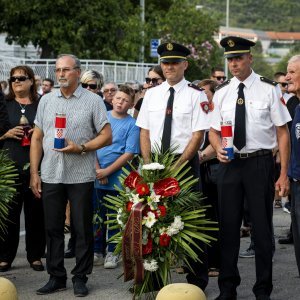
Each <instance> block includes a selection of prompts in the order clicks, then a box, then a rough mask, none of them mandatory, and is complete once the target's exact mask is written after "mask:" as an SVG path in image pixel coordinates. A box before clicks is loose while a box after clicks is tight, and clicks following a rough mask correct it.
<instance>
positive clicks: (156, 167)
mask: <svg viewBox="0 0 300 300" xmlns="http://www.w3.org/2000/svg"><path fill="white" fill-rule="evenodd" d="M164 168H165V166H164V165H161V164H159V163H151V164H146V165H143V166H142V170H153V171H154V170H163V169H164Z"/></svg>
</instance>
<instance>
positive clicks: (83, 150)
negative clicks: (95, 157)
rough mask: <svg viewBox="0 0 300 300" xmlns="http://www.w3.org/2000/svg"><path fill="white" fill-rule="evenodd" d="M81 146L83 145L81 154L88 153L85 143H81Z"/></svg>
mask: <svg viewBox="0 0 300 300" xmlns="http://www.w3.org/2000/svg"><path fill="white" fill-rule="evenodd" d="M80 147H81V150H80V154H81V155H84V154H86V147H85V145H84V144H82V145H80Z"/></svg>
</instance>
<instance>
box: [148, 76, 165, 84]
mask: <svg viewBox="0 0 300 300" xmlns="http://www.w3.org/2000/svg"><path fill="white" fill-rule="evenodd" d="M160 79H161V78H160V77H159V78H150V77H146V78H145V80H146V83H147V84H150V82H152V84H153V85H156V84H157V83H158V80H160Z"/></svg>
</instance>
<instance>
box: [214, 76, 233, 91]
mask: <svg viewBox="0 0 300 300" xmlns="http://www.w3.org/2000/svg"><path fill="white" fill-rule="evenodd" d="M229 83H230V79H228V80H226V81H224V82H223V83H222V84H220V85H218V86H217V87H216V91H217V90H219V89H221V88H222V87H224V86H226V85H228V84H229Z"/></svg>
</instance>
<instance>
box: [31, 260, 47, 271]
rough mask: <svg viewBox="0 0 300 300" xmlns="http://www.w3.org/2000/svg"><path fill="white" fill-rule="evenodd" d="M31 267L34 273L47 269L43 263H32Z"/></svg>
mask: <svg viewBox="0 0 300 300" xmlns="http://www.w3.org/2000/svg"><path fill="white" fill-rule="evenodd" d="M30 267H31V268H32V269H33V270H34V271H44V270H45V268H44V266H43V264H42V262H41V261H40V264H34V263H30Z"/></svg>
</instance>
